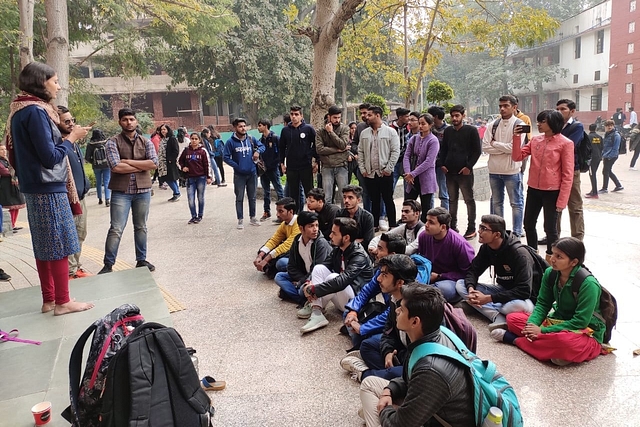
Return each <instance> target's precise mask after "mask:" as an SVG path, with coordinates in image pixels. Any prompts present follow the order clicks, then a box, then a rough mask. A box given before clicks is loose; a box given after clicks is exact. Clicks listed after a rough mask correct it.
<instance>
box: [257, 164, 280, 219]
mask: <svg viewBox="0 0 640 427" xmlns="http://www.w3.org/2000/svg"><path fill="white" fill-rule="evenodd" d="M260 185H262V191H263V193H264V211H265V212H269V213H271V185H273V189H274V190H276V194H277V195H278V200H280V199H282V198H283V197H284V190H283V188H282V184H281V183H280V171H279V170H278V168H276V169H272V170H267V171H266V172H265V173H264V175H262V176H261V177H260Z"/></svg>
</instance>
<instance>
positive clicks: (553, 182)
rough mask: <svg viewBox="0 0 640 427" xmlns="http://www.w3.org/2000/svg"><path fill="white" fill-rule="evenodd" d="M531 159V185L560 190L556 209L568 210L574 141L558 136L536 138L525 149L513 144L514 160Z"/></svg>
mask: <svg viewBox="0 0 640 427" xmlns="http://www.w3.org/2000/svg"><path fill="white" fill-rule="evenodd" d="M527 156H531V163H530V166H529V181H528V182H527V185H528V186H529V187H532V188H535V189H538V190H545V191H549V190H560V194H559V195H558V200H557V201H556V208H558V209H564V208H566V207H567V202H568V201H569V193H570V192H571V186H572V184H573V166H574V154H573V142H572V141H571V140H570V139H568V138H567V137H565V136H563V135H561V134H559V133H558V134H556V135H553V136H552V137H546V136H544V135H538V136H534V137H533V138H532V139H531V141H530V142H529V143H528V144H527V145H524V146H522V147H520V144H513V151H512V153H511V158H512V159H513V160H514V161H516V162H519V161H521V160H523V159H524V158H526V157H527Z"/></svg>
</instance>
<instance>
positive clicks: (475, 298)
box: [469, 289, 491, 306]
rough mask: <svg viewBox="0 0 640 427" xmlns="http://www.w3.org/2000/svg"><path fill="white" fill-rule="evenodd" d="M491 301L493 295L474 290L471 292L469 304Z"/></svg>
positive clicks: (481, 303)
mask: <svg viewBox="0 0 640 427" xmlns="http://www.w3.org/2000/svg"><path fill="white" fill-rule="evenodd" d="M490 302H491V295H485V294H483V293H482V292H480V291H477V290H475V289H474V290H472V291H470V292H469V304H472V305H476V306H481V305H485V304H488V303H490Z"/></svg>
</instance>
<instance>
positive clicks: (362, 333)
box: [344, 233, 407, 349]
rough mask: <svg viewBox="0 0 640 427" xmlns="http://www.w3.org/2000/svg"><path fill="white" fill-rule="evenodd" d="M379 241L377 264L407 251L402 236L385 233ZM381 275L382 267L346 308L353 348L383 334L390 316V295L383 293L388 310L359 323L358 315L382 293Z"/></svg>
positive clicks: (346, 320)
mask: <svg viewBox="0 0 640 427" xmlns="http://www.w3.org/2000/svg"><path fill="white" fill-rule="evenodd" d="M377 240H378V248H377V249H376V252H375V257H376V262H377V261H380V259H382V258H383V257H386V256H387V255H391V254H404V252H405V251H406V246H407V244H406V242H405V240H404V238H403V237H402V236H399V235H397V234H391V233H383V234H382V235H381V236H380V238H379V239H377ZM379 275H380V267H378V268H377V269H376V271H375V273H373V277H372V278H371V280H370V281H369V283H367V284H366V285H364V287H363V288H362V289H361V290H360V292H359V293H358V295H356V297H355V298H354V299H352V300H351V301H349V302H348V303H347V305H346V306H345V307H346V308H347V309H348V310H349V312H347V313H346V317H345V319H344V324H345V326H346V327H347V330H348V331H349V336H351V340H352V341H353V348H354V349H358V348H360V343H361V342H362V340H363V339H365V338H368V337H370V336H373V335H375V334H380V333H382V329H383V327H384V324H385V322H386V321H387V315H388V314H389V308H388V305H389V294H388V293H383V294H382V296H383V298H384V301H385V303H387V310H385V311H384V312H383V313H380V314H378V315H377V316H375V317H374V318H372V319H369V320H368V321H367V322H366V323H363V324H360V323H358V313H359V312H360V310H362V308H363V307H364V306H365V305H367V303H368V302H369V301H371V300H372V299H375V298H376V296H377V295H378V294H379V293H380V292H381V290H380V284H379V283H378V276H379Z"/></svg>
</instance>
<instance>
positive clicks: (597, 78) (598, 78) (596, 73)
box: [593, 71, 600, 81]
mask: <svg viewBox="0 0 640 427" xmlns="http://www.w3.org/2000/svg"><path fill="white" fill-rule="evenodd" d="M593 80H595V81H598V80H600V71H596V72H595V73H594V74H593Z"/></svg>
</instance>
